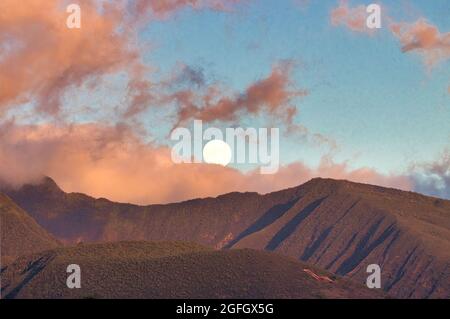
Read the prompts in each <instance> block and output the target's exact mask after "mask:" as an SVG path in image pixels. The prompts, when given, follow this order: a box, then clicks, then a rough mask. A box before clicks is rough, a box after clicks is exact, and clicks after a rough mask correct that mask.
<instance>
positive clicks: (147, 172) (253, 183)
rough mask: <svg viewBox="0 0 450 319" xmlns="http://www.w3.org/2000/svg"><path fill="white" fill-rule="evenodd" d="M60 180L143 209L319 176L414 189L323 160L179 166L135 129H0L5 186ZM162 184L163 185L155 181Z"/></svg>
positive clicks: (402, 182)
mask: <svg viewBox="0 0 450 319" xmlns="http://www.w3.org/2000/svg"><path fill="white" fill-rule="evenodd" d="M45 175H48V176H51V177H53V178H54V179H55V180H56V181H57V182H58V183H59V184H60V185H61V187H62V188H63V189H64V190H65V191H68V192H82V193H87V194H89V195H92V196H95V197H105V198H108V199H111V200H115V201H121V202H132V203H138V204H148V203H165V202H173V201H180V200H185V199H190V198H196V197H207V196H216V195H219V194H223V193H227V192H231V191H258V192H262V193H265V192H270V191H274V190H278V189H283V188H286V187H292V186H296V185H299V184H301V183H304V182H306V181H308V180H309V179H311V178H313V177H317V176H321V177H331V178H339V179H349V180H353V181H358V182H365V183H373V184H378V185H384V186H392V187H397V188H402V189H410V185H409V181H408V179H407V178H405V177H402V176H385V175H382V174H379V173H377V172H376V171H374V170H372V169H369V168H361V169H356V170H353V169H350V168H349V166H348V164H347V163H340V164H337V163H334V162H333V161H332V160H330V159H327V158H324V159H323V160H322V162H321V164H320V165H319V166H318V167H317V168H311V167H308V166H306V165H305V164H303V163H301V162H295V163H292V164H289V165H287V166H283V167H281V168H280V169H279V171H278V172H277V173H276V174H274V175H261V174H259V170H255V171H251V172H249V173H242V172H240V171H238V170H236V169H233V168H229V167H222V166H218V165H208V164H174V163H173V162H172V160H171V156H170V149H169V148H167V147H158V146H155V145H152V144H149V143H145V142H144V141H143V140H142V139H141V138H140V137H139V136H137V135H136V134H135V133H133V131H132V130H131V128H129V127H128V126H123V125H117V126H104V125H99V124H84V125H65V126H52V125H40V126H38V125H35V126H20V125H16V124H14V123H8V124H3V125H2V126H1V127H0V181H2V182H3V183H7V184H10V185H13V186H20V185H21V184H24V183H28V182H36V181H39V180H40V178H41V177H42V176H45ZM155 181H158V182H157V183H155Z"/></svg>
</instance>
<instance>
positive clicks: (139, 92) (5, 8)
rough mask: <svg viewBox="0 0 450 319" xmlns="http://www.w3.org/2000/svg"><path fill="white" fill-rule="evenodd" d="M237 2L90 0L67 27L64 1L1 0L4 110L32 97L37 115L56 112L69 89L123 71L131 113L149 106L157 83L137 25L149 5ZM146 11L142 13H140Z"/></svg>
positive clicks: (161, 9)
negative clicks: (76, 26)
mask: <svg viewBox="0 0 450 319" xmlns="http://www.w3.org/2000/svg"><path fill="white" fill-rule="evenodd" d="M237 2H238V1H237V0H228V1H220V2H219V1H200V0H156V1H147V0H145V1H143V0H136V1H134V0H121V1H114V3H113V2H108V1H101V0H98V1H96V0H84V1H82V2H81V3H80V5H81V28H80V29H69V28H67V26H66V19H67V17H68V14H67V13H66V11H65V8H66V7H65V5H66V4H67V2H66V1H63V0H46V1H41V0H27V1H26V3H24V4H21V5H18V4H17V1H15V0H2V1H0V12H2V14H1V15H0V83H1V90H0V113H4V112H5V111H6V110H7V109H9V108H11V107H15V106H17V105H21V104H24V103H27V102H31V103H35V104H36V107H37V112H36V113H40V114H45V115H52V116H57V115H58V114H59V113H60V111H61V105H62V100H63V97H64V95H65V93H66V92H67V90H69V89H71V88H80V87H81V86H82V85H83V84H85V83H86V82H87V81H92V82H95V83H98V82H100V81H101V80H102V78H103V77H104V76H107V75H111V74H119V73H125V74H126V75H127V79H128V83H127V86H128V94H127V100H126V103H127V104H128V110H127V111H126V114H125V115H126V116H128V117H130V116H133V115H136V114H138V113H139V112H141V111H143V110H145V109H146V107H148V105H149V104H151V102H152V99H153V94H151V93H150V92H149V91H150V90H151V88H152V84H151V83H150V81H149V80H148V79H147V78H148V66H145V65H144V64H143V63H142V59H141V52H140V48H139V46H138V44H137V32H138V30H139V27H140V25H139V22H145V23H148V22H151V21H152V20H151V19H152V18H153V16H146V15H145V12H146V11H145V10H146V9H148V8H149V9H151V11H152V12H154V13H155V14H157V15H159V14H164V15H166V14H170V13H172V12H175V11H177V10H180V9H181V8H183V7H185V6H190V7H194V8H196V9H202V8H205V9H214V10H226V9H227V8H230V7H231V6H232V5H233V4H235V3H237ZM141 9H142V10H141Z"/></svg>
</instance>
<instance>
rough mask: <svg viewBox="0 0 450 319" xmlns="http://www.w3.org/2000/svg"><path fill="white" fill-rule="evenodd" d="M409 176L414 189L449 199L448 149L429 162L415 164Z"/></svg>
mask: <svg viewBox="0 0 450 319" xmlns="http://www.w3.org/2000/svg"><path fill="white" fill-rule="evenodd" d="M411 176H412V180H413V183H414V187H413V188H414V190H415V191H417V192H420V193H423V194H428V195H432V196H437V197H441V198H448V199H450V151H446V152H444V153H443V154H442V155H441V156H440V158H438V159H437V160H435V161H433V162H431V163H421V164H418V165H415V166H414V167H412V168H411Z"/></svg>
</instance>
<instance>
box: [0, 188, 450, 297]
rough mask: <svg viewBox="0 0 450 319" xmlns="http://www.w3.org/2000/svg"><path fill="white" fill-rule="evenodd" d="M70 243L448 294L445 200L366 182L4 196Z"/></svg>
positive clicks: (402, 292) (36, 191)
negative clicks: (229, 252)
mask: <svg viewBox="0 0 450 319" xmlns="http://www.w3.org/2000/svg"><path fill="white" fill-rule="evenodd" d="M5 191H6V192H7V193H8V195H9V196H11V197H12V198H13V199H14V200H15V201H16V202H17V203H19V205H20V206H21V207H23V208H25V209H26V210H27V211H29V212H30V214H31V215H32V216H33V217H34V218H35V219H36V220H37V221H38V223H39V224H40V225H42V226H43V227H44V228H45V229H47V230H48V231H49V232H50V233H52V234H53V235H55V236H56V237H58V238H60V239H61V240H64V241H67V242H77V241H86V242H88V241H94V242H95V241H119V240H181V241H193V242H197V243H201V244H204V245H208V246H211V247H215V248H223V249H229V248H233V249H234V248H253V249H259V250H269V251H276V252H278V253H281V254H283V255H287V256H291V257H293V258H295V259H298V260H301V261H305V262H308V263H312V264H314V265H317V266H319V267H321V268H324V269H327V270H328V271H331V272H332V273H335V274H337V275H343V276H348V277H350V278H353V279H354V280H355V281H357V282H360V283H364V282H365V279H366V277H367V273H366V268H367V266H368V265H370V264H379V265H380V266H381V269H382V287H383V289H384V290H385V291H387V292H389V293H390V294H391V295H393V296H396V297H401V298H449V297H450V266H449V265H450V202H449V201H446V200H441V199H437V198H432V197H427V196H423V195H419V194H415V193H411V192H403V191H399V190H395V189H387V188H382V187H377V186H372V185H364V184H357V183H351V182H347V181H336V180H330V179H314V180H311V181H310V182H308V183H305V184H303V185H301V186H298V187H295V188H291V189H286V190H283V191H279V192H274V193H270V194H266V195H259V194H257V193H230V194H226V195H222V196H219V197H217V198H205V199H196V200H191V201H186V202H182V203H175V204H168V205H150V206H136V205H130V204H119V203H113V202H111V201H108V200H106V199H94V198H91V197H89V196H86V195H83V194H66V193H64V192H63V191H62V190H60V189H59V188H58V187H57V185H56V184H55V183H54V182H53V181H52V180H50V179H46V180H45V182H44V183H42V184H40V185H26V186H24V187H22V188H21V189H19V190H15V191H14V190H5Z"/></svg>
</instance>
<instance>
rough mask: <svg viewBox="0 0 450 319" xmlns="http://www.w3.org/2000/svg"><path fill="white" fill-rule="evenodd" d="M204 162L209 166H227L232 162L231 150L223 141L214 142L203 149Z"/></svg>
mask: <svg viewBox="0 0 450 319" xmlns="http://www.w3.org/2000/svg"><path fill="white" fill-rule="evenodd" d="M203 160H204V161H205V162H206V163H208V164H219V165H222V166H227V165H228V164H229V163H230V161H231V148H230V146H229V145H228V144H227V143H225V142H224V141H222V140H212V141H209V142H208V143H206V145H205V147H204V148H203Z"/></svg>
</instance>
